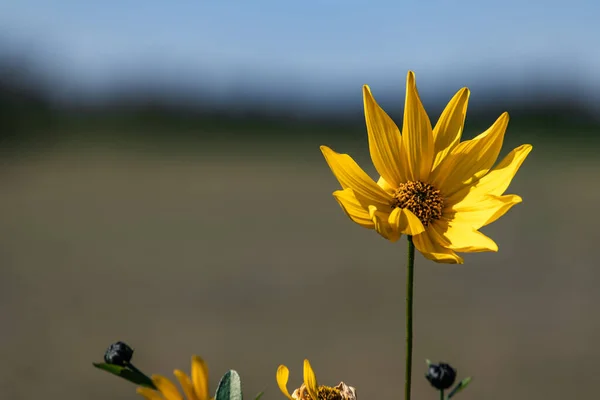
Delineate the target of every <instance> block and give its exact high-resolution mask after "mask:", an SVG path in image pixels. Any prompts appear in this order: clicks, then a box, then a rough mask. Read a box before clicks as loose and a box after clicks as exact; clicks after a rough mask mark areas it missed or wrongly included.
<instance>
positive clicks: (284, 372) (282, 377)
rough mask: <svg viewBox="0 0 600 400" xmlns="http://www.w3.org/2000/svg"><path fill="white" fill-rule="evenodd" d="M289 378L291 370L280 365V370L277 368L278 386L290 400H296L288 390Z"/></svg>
mask: <svg viewBox="0 0 600 400" xmlns="http://www.w3.org/2000/svg"><path fill="white" fill-rule="evenodd" d="M289 377H290V370H289V369H288V368H287V367H286V366H285V365H280V366H279V368H277V386H279V390H281V393H283V394H284V395H285V396H286V397H287V398H288V399H290V400H294V399H293V398H292V396H291V395H290V392H289V391H288V389H287V383H288V379H289Z"/></svg>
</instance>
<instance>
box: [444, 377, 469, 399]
mask: <svg viewBox="0 0 600 400" xmlns="http://www.w3.org/2000/svg"><path fill="white" fill-rule="evenodd" d="M471 379H472V378H471V377H470V376H469V377H468V378H465V379H463V380H462V381H460V382H459V383H458V385H456V386H455V387H454V389H452V391H451V392H450V393H449V394H448V399H451V398H452V396H454V395H455V394H457V393H458V392H460V391H462V390H463V389H464V388H466V387H467V386H468V385H469V383H471Z"/></svg>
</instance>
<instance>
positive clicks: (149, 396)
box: [136, 387, 165, 400]
mask: <svg viewBox="0 0 600 400" xmlns="http://www.w3.org/2000/svg"><path fill="white" fill-rule="evenodd" d="M136 393H137V394H139V395H141V396H143V397H145V398H146V400H164V399H165V398H164V397H163V395H162V394H160V392H157V391H156V390H152V389H150V388H146V387H139V388H137V389H136Z"/></svg>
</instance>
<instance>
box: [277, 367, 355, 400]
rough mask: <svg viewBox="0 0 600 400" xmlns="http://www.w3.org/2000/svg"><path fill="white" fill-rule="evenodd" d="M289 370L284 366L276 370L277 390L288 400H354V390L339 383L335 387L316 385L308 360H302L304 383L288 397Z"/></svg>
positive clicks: (315, 378)
mask: <svg viewBox="0 0 600 400" xmlns="http://www.w3.org/2000/svg"><path fill="white" fill-rule="evenodd" d="M289 376H290V370H289V369H288V368H287V367H286V366H285V365H280V366H279V368H277V385H278V386H279V390H281V393H283V394H284V395H285V396H286V397H287V398H288V399H290V400H356V389H355V388H353V387H352V386H348V385H346V384H345V383H344V382H340V383H339V384H338V385H337V386H333V387H331V386H325V385H318V384H317V377H316V375H315V373H314V371H313V369H312V368H311V366H310V362H308V360H304V383H302V385H301V386H300V387H299V388H298V389H296V390H294V393H292V394H291V395H290V392H289V391H288V389H287V383H288V379H289Z"/></svg>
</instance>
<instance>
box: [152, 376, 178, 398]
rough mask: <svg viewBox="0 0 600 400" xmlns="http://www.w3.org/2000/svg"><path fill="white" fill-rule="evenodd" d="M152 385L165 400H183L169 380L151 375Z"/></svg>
mask: <svg viewBox="0 0 600 400" xmlns="http://www.w3.org/2000/svg"><path fill="white" fill-rule="evenodd" d="M152 383H154V386H156V388H157V389H158V391H160V392H161V393H162V395H163V396H164V397H165V399H167V400H183V398H182V397H181V393H179V390H177V387H176V386H175V385H174V384H173V382H171V381H170V380H169V379H167V378H165V377H164V376H161V375H152Z"/></svg>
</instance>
